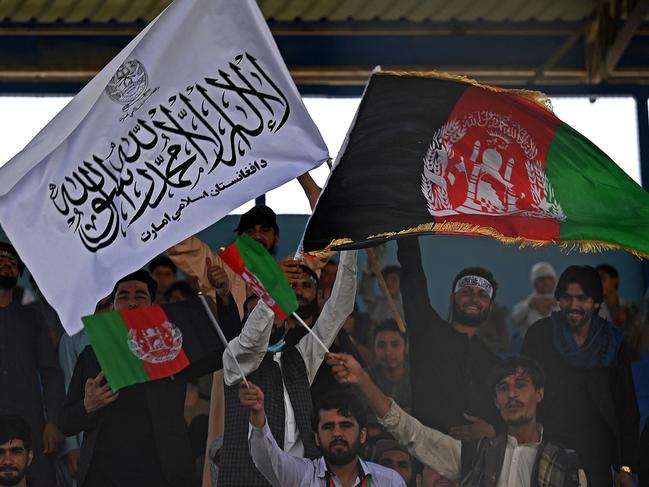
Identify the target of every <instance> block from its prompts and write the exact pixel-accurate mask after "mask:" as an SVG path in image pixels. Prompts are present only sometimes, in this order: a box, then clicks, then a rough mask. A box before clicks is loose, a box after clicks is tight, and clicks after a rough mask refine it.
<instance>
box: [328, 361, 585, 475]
mask: <svg viewBox="0 0 649 487" xmlns="http://www.w3.org/2000/svg"><path fill="white" fill-rule="evenodd" d="M327 364H329V365H330V366H331V367H332V370H333V373H334V375H335V376H336V378H337V379H338V380H339V381H341V383H344V384H352V385H354V386H356V388H357V390H358V391H359V392H360V393H361V395H362V396H363V397H364V398H365V399H366V400H367V401H368V402H369V404H370V406H371V407H372V409H373V410H374V412H375V413H376V415H377V416H378V417H379V421H380V422H381V424H382V425H383V426H384V427H385V428H386V429H387V431H388V432H389V433H391V434H392V435H394V437H395V438H396V439H397V441H398V442H399V443H400V444H402V445H405V446H406V447H407V448H408V450H409V451H410V452H411V453H412V455H413V456H415V457H416V458H417V459H418V460H419V461H421V462H422V463H424V464H425V465H428V466H429V467H431V468H433V469H434V470H435V471H436V472H438V473H439V474H440V475H442V476H443V477H445V478H447V479H449V480H451V481H461V482H462V485H463V486H468V487H487V486H493V487H505V486H516V487H528V486H541V485H544V486H547V487H560V486H563V487H577V486H581V487H585V486H586V478H585V475H584V472H583V470H581V468H580V462H579V458H578V456H577V454H576V453H575V452H574V451H573V450H569V449H566V448H564V447H563V446H561V445H560V444H557V443H555V442H553V441H551V440H548V439H547V437H546V434H545V431H544V428H543V426H542V425H541V424H539V423H538V422H537V419H536V411H537V406H538V405H539V403H541V401H542V400H543V397H544V387H545V376H544V374H543V370H542V369H541V367H540V366H539V365H538V363H536V362H535V361H534V360H531V359H529V358H526V357H511V358H509V359H507V360H506V361H504V362H503V363H500V364H497V365H496V366H495V367H494V368H493V369H492V370H491V371H490V377H489V380H488V384H489V385H490V389H491V391H492V394H491V397H492V400H493V402H494V404H495V406H496V408H497V409H498V411H499V413H500V416H501V419H502V421H503V422H504V423H505V425H506V426H507V431H506V432H503V433H501V434H499V435H497V436H495V437H494V438H482V439H479V440H478V439H474V440H465V441H459V440H457V439H455V438H453V437H451V436H449V435H446V434H444V433H443V432H441V431H438V430H436V429H434V428H429V427H426V426H424V425H422V424H421V423H420V422H419V421H418V420H417V419H415V418H413V417H412V416H410V415H409V414H407V413H406V412H405V411H403V410H402V409H401V408H400V407H399V406H398V405H397V404H396V403H395V402H394V401H393V400H391V399H390V398H388V397H387V396H386V395H385V394H383V393H382V392H381V390H380V389H379V388H378V387H377V386H376V384H374V383H373V382H372V380H371V379H370V378H369V376H368V375H367V373H366V372H365V371H364V370H363V369H362V367H360V365H359V364H358V362H356V361H355V360H354V359H353V358H352V357H351V356H349V355H344V354H328V355H327ZM439 400H442V401H443V400H444V398H443V397H439ZM589 485H590V482H589Z"/></svg>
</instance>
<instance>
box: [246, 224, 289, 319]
mask: <svg viewBox="0 0 649 487" xmlns="http://www.w3.org/2000/svg"><path fill="white" fill-rule="evenodd" d="M235 244H236V246H237V249H238V250H239V254H240V255H241V259H242V260H243V263H244V265H245V266H246V269H248V270H249V271H250V272H251V273H252V274H254V275H255V277H257V279H259V281H260V282H261V284H262V285H263V286H264V289H265V290H266V292H267V293H268V294H270V296H271V297H272V298H273V299H274V300H275V302H276V303H277V304H278V305H279V306H280V307H281V308H282V310H284V312H285V313H286V314H287V315H290V314H291V313H293V312H294V311H295V310H296V309H297V308H298V304H297V298H296V297H295V292H294V291H293V288H292V287H291V285H290V284H289V282H288V280H287V279H286V276H285V275H284V273H283V272H282V271H281V270H280V268H279V266H278V265H277V262H276V261H275V259H273V257H272V256H271V255H270V254H269V253H268V251H267V250H266V249H265V248H264V246H263V245H261V244H260V243H259V242H257V241H255V240H253V239H252V238H250V237H249V236H247V235H245V234H244V235H241V236H239V237H238V238H237V240H236V242H235Z"/></svg>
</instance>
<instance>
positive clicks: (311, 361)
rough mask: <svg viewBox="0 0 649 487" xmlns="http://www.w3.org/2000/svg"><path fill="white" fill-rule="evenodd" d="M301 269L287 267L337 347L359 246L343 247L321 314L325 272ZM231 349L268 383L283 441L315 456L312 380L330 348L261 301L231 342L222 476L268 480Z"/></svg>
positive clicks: (227, 480) (305, 307)
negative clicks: (256, 456) (317, 303)
mask: <svg viewBox="0 0 649 487" xmlns="http://www.w3.org/2000/svg"><path fill="white" fill-rule="evenodd" d="M300 270H301V271H300V274H299V275H298V276H297V277H294V276H290V275H287V278H288V280H289V281H292V285H293V289H294V290H295V292H296V295H297V296H298V304H299V306H300V308H299V309H298V314H299V315H300V316H301V317H302V318H303V319H304V321H305V322H306V323H307V325H310V326H311V325H312V329H313V331H314V332H315V333H316V334H317V335H318V337H319V338H320V339H321V340H322V342H323V343H324V344H325V345H327V346H328V347H330V346H331V344H332V343H333V341H334V339H335V337H336V335H337V334H338V331H339V330H340V328H341V327H342V325H343V323H344V322H345V319H346V318H347V316H349V315H350V314H351V312H352V311H353V308H354V297H355V295H356V251H348V252H341V253H340V263H339V265H338V272H337V274H336V280H335V282H334V285H333V288H332V291H331V297H330V298H329V299H328V300H327V302H326V303H325V305H324V307H323V309H322V311H321V312H320V313H319V314H318V313H317V312H316V313H313V308H312V304H311V303H312V302H313V300H315V298H316V287H317V278H316V277H315V275H314V274H313V273H312V271H311V270H310V269H308V268H300ZM316 311H317V309H316ZM231 353H232V354H234V357H236V358H237V360H238V361H239V364H240V365H241V367H242V369H243V372H244V374H245V375H246V376H247V377H248V379H250V380H252V381H254V382H256V383H257V384H259V385H260V386H261V388H262V389H263V390H264V393H265V394H266V413H267V414H268V426H269V428H270V430H271V431H272V433H273V436H274V437H275V438H276V439H277V443H279V445H280V447H281V448H282V449H283V450H284V451H285V452H287V453H289V454H291V455H294V456H298V457H307V458H315V457H316V456H317V455H318V449H317V447H316V445H315V443H314V438H313V435H312V434H311V426H310V419H311V410H312V396H311V394H312V391H311V388H310V386H311V384H313V382H314V379H315V377H316V373H317V372H318V369H319V367H320V364H321V363H322V361H323V359H324V354H325V352H324V350H323V349H322V347H321V346H320V345H319V344H318V343H317V342H316V341H315V340H314V338H313V337H312V336H311V335H310V334H308V333H307V331H306V330H305V329H304V328H303V327H302V326H301V325H296V324H295V323H294V322H293V321H292V320H289V321H288V322H281V321H279V320H277V319H275V315H274V314H273V312H272V310H271V309H270V308H269V307H268V306H267V305H266V304H265V303H264V302H263V301H259V302H258V303H257V305H256V306H255V307H254V309H253V310H252V311H251V312H250V315H249V316H248V318H247V319H246V321H245V323H244V326H243V328H242V330H241V333H240V335H239V336H238V337H236V338H235V339H233V340H232V341H230V349H229V350H226V351H225V352H224V354H223V375H224V381H225V384H226V387H225V417H226V421H225V430H224V434H223V447H222V450H221V468H220V470H219V484H223V485H228V486H230V487H265V486H268V482H267V481H266V480H265V479H264V477H263V476H262V475H261V474H260V473H259V472H258V471H257V470H256V469H255V468H254V465H253V464H252V460H251V459H250V453H249V449H248V430H249V424H248V411H247V410H246V409H244V408H242V407H241V405H240V404H239V382H241V380H242V377H241V374H240V372H239V369H238V368H237V365H236V364H235V362H234V358H233V356H232V355H231ZM329 373H330V372H329ZM331 380H332V381H333V377H332V379H331ZM334 382H335V381H334Z"/></svg>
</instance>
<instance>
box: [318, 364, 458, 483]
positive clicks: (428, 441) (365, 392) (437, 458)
mask: <svg viewBox="0 0 649 487" xmlns="http://www.w3.org/2000/svg"><path fill="white" fill-rule="evenodd" d="M327 364H328V365H329V366H330V367H331V369H332V372H333V374H334V377H335V378H336V380H337V381H338V382H340V383H341V384H351V385H353V386H355V388H356V389H357V390H358V392H360V394H361V395H362V396H363V397H364V398H365V400H366V401H367V402H368V404H369V405H370V407H371V408H372V410H373V411H374V413H375V414H376V416H377V418H378V419H379V423H381V425H382V426H383V427H385V429H386V430H387V431H388V433H390V434H391V435H393V436H394V437H395V438H396V440H397V441H398V442H399V444H401V445H404V446H405V447H407V448H408V451H409V452H410V453H411V454H412V455H413V456H415V457H417V459H418V460H420V461H421V462H423V463H424V464H426V465H428V466H429V467H432V468H433V469H435V470H436V471H437V472H439V473H440V474H441V475H443V476H444V477H446V478H448V479H450V480H458V479H459V477H460V471H461V461H460V459H461V450H462V443H461V442H460V441H458V440H456V439H454V438H452V437H450V436H448V435H445V434H443V433H441V432H439V431H437V430H435V429H433V428H429V427H428V426H424V425H423V424H421V423H420V422H419V421H418V420H416V419H415V418H413V417H412V416H410V415H409V414H408V413H406V412H405V411H403V410H402V409H401V408H400V407H399V406H398V405H397V404H396V403H395V402H394V401H393V400H392V399H390V398H389V397H387V396H386V395H385V394H383V392H381V390H380V389H379V388H378V386H377V385H376V384H375V383H374V382H373V381H372V379H371V378H370V376H369V375H368V374H367V372H365V370H363V368H362V367H361V366H360V364H359V363H358V362H357V361H356V359H354V358H353V357H352V356H351V355H347V354H345V353H330V354H328V355H327Z"/></svg>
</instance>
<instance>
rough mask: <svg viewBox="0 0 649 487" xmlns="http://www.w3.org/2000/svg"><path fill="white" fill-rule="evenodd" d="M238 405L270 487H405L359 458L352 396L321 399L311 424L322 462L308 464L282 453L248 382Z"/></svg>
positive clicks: (361, 423)
mask: <svg viewBox="0 0 649 487" xmlns="http://www.w3.org/2000/svg"><path fill="white" fill-rule="evenodd" d="M239 400H240V401H241V405H242V406H243V407H245V408H247V409H248V410H249V411H250V429H251V432H250V440H249V443H250V455H251V456H252V460H253V462H254V463H255V466H256V467H257V468H258V469H259V471H260V472H261V473H262V474H263V475H264V477H266V479H267V480H268V482H270V484H271V485H272V486H273V487H287V486H300V487H311V486H313V487H316V486H317V487H370V486H371V487H405V486H406V484H405V482H404V481H403V479H402V478H401V476H400V475H399V474H398V473H397V472H396V471H394V470H392V469H388V468H385V467H382V466H381V465H378V464H376V463H372V462H364V461H363V460H361V459H360V458H359V456H358V453H359V451H360V449H361V446H362V445H363V443H365V440H366V439H367V429H366V428H365V422H366V415H365V410H364V406H363V404H362V403H361V402H360V400H359V399H358V398H357V397H356V396H354V394H352V393H351V392H347V391H338V392H334V393H332V394H330V395H328V396H327V397H325V398H323V399H322V401H321V402H320V403H319V405H318V407H317V408H316V409H315V410H314V414H313V418H312V427H313V433H314V435H315V442H316V445H317V446H318V448H319V449H320V452H321V453H322V456H321V457H319V458H317V459H314V460H309V459H306V458H298V457H294V456H292V455H289V454H288V453H286V452H284V451H283V450H282V449H281V448H280V447H279V446H278V445H277V442H276V441H275V438H273V435H272V433H271V431H270V428H269V427H268V423H267V421H266V413H265V412H264V393H263V392H262V390H261V389H260V388H259V387H257V386H256V385H255V384H253V383H251V382H248V385H247V386H246V385H245V384H242V385H241V387H240V389H239Z"/></svg>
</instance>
